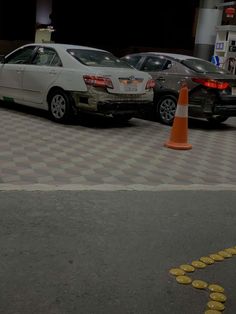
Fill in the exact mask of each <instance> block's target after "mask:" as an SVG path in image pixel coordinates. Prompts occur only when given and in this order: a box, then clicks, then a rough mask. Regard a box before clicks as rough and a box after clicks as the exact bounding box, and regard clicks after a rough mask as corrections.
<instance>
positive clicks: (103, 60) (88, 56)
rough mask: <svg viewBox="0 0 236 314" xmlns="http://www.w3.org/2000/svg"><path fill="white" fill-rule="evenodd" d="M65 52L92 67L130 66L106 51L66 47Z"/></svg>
mask: <svg viewBox="0 0 236 314" xmlns="http://www.w3.org/2000/svg"><path fill="white" fill-rule="evenodd" d="M67 52H68V53H69V54H70V55H71V56H72V57H74V58H75V59H76V60H78V61H79V62H81V63H83V64H85V65H87V66H93V67H112V68H132V67H131V66H130V65H129V64H127V63H126V62H124V61H122V60H120V59H119V58H116V57H115V56H114V55H113V54H111V53H109V52H106V51H99V50H89V49H88V50H87V49H68V50H67Z"/></svg>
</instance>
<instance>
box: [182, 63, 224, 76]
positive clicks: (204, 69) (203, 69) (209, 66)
mask: <svg viewBox="0 0 236 314" xmlns="http://www.w3.org/2000/svg"><path fill="white" fill-rule="evenodd" d="M182 64H184V65H185V66H187V67H188V68H190V69H191V70H194V71H196V72H198V73H215V74H228V73H229V72H227V71H226V70H224V69H222V68H219V67H217V66H216V65H214V64H213V63H211V62H209V61H205V60H200V59H186V60H183V61H182Z"/></svg>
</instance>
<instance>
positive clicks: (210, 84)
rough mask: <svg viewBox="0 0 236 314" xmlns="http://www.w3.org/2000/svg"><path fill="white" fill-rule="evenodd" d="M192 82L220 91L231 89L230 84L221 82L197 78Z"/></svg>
mask: <svg viewBox="0 0 236 314" xmlns="http://www.w3.org/2000/svg"><path fill="white" fill-rule="evenodd" d="M192 81H193V82H195V83H198V84H201V85H203V86H206V87H209V88H216V89H220V90H223V89H227V88H229V83H227V82H220V81H215V80H210V79H204V78H197V77H194V78H192Z"/></svg>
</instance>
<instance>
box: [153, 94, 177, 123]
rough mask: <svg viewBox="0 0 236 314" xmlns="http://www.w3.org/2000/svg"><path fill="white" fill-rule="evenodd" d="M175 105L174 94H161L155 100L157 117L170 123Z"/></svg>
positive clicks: (172, 119) (163, 121)
mask: <svg viewBox="0 0 236 314" xmlns="http://www.w3.org/2000/svg"><path fill="white" fill-rule="evenodd" d="M176 107H177V97H176V96H174V95H163V96H161V97H160V98H159V99H157V100H156V114H157V119H158V120H159V121H160V122H161V123H163V124H166V125H172V124H173V121H174V117H175V111H176Z"/></svg>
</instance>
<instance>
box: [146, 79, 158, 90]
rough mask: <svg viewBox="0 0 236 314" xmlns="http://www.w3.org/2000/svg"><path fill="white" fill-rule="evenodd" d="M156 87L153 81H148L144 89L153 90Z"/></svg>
mask: <svg viewBox="0 0 236 314" xmlns="http://www.w3.org/2000/svg"><path fill="white" fill-rule="evenodd" d="M155 85H156V82H155V81H154V80H148V81H147V84H146V89H151V88H154V87H155Z"/></svg>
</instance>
